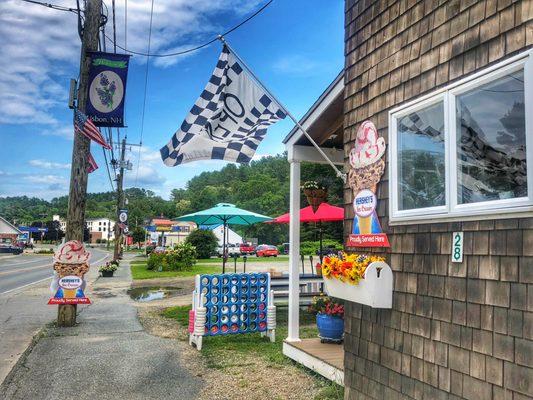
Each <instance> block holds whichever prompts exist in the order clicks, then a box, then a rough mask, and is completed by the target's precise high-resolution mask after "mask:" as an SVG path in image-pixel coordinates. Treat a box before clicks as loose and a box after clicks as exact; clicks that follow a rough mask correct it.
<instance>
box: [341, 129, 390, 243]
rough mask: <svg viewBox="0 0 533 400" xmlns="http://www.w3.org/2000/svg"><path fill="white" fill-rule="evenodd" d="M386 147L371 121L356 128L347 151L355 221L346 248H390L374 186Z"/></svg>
mask: <svg viewBox="0 0 533 400" xmlns="http://www.w3.org/2000/svg"><path fill="white" fill-rule="evenodd" d="M386 147H387V146H386V144H385V139H383V138H382V137H379V136H378V131H377V129H376V127H375V126H374V124H373V123H372V122H371V121H365V122H363V123H362V124H361V126H359V129H358V130H357V137H356V139H355V146H354V148H353V149H352V150H351V151H350V166H351V168H350V172H349V173H348V185H349V186H350V188H351V189H352V190H353V194H354V201H353V208H354V212H355V218H354V221H353V229H352V234H351V235H350V236H349V237H348V242H347V246H351V247H389V240H388V238H387V235H386V234H385V233H383V231H382V229H381V225H380V223H379V219H378V215H377V212H376V208H377V203H378V202H377V186H378V184H379V181H380V180H381V176H382V175H383V172H384V171H385V161H383V155H384V154H385V149H386Z"/></svg>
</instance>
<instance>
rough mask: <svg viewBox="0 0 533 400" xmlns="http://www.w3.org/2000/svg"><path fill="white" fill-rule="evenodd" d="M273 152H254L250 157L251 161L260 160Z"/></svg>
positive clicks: (271, 155)
mask: <svg viewBox="0 0 533 400" xmlns="http://www.w3.org/2000/svg"><path fill="white" fill-rule="evenodd" d="M273 156H274V154H268V153H267V154H259V153H255V154H254V156H253V157H252V161H259V160H261V159H262V158H265V157H273Z"/></svg>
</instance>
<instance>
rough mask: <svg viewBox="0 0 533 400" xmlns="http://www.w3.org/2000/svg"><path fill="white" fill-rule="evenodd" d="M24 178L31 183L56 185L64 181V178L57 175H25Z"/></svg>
mask: <svg viewBox="0 0 533 400" xmlns="http://www.w3.org/2000/svg"><path fill="white" fill-rule="evenodd" d="M23 179H24V180H26V181H28V182H31V183H45V184H48V185H57V184H61V183H66V181H67V180H66V178H65V177H64V176H59V175H25V176H24V177H23Z"/></svg>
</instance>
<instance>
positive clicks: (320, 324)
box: [309, 293, 344, 343]
mask: <svg viewBox="0 0 533 400" xmlns="http://www.w3.org/2000/svg"><path fill="white" fill-rule="evenodd" d="M309 311H310V312H312V313H314V314H316V326H317V328H318V336H319V337H320V341H321V342H322V343H324V342H334V343H341V342H342V339H343V336H344V304H342V302H340V301H338V300H334V299H332V298H331V297H329V296H326V295H324V293H321V294H320V296H315V297H314V298H313V302H312V303H311V305H310V306H309Z"/></svg>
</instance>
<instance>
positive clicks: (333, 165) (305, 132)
mask: <svg viewBox="0 0 533 400" xmlns="http://www.w3.org/2000/svg"><path fill="white" fill-rule="evenodd" d="M218 39H219V40H220V41H221V42H222V43H223V44H224V45H226V46H227V47H228V49H229V50H230V51H231V52H232V53H233V55H234V56H235V57H236V58H237V60H239V61H240V63H241V64H242V66H243V67H244V68H246V70H247V71H248V73H249V74H250V75H251V76H252V78H254V80H255V81H256V82H257V83H258V84H259V86H261V87H262V88H263V90H264V91H265V92H267V93H268V94H269V95H270V96H271V97H272V98H273V99H274V101H275V102H276V103H277V104H278V106H279V107H280V108H281V109H283V111H284V112H285V114H287V116H288V117H289V118H290V119H291V120H292V121H293V122H294V124H295V125H296V126H297V127H298V128H299V129H300V130H301V131H302V133H303V134H304V135H305V136H306V137H307V139H309V141H310V142H311V144H312V145H313V146H314V147H315V148H316V149H317V151H318V152H319V153H320V155H321V156H322V157H323V158H324V159H325V160H326V161H327V162H328V164H329V165H331V168H333V169H334V170H335V173H336V174H337V176H338V177H339V178H341V179H342V180H343V182H344V183H346V174H345V173H344V172H342V171H340V170H339V169H338V168H337V166H336V165H335V164H334V163H333V162H332V161H331V160H330V159H329V157H328V156H327V154H326V153H324V151H323V150H322V149H321V148H320V146H319V145H318V144H317V143H316V142H315V141H314V139H313V138H312V137H311V135H309V134H308V133H307V131H306V130H305V128H304V127H303V126H302V125H301V124H300V122H299V121H298V120H297V119H296V118H295V117H294V115H292V114H291V113H290V111H289V110H287V108H286V107H285V106H284V105H283V104H282V103H281V102H280V101H279V100H278V98H277V97H276V96H274V95H273V94H272V92H271V91H270V90H268V89H267V88H266V86H265V85H263V83H262V82H261V80H260V79H259V78H258V77H257V76H256V75H255V74H254V73H253V72H252V70H251V69H250V67H248V65H246V63H245V62H244V60H243V59H242V58H241V57H239V55H238V54H237V53H236V52H235V50H233V48H232V47H231V46H230V45H229V44H228V42H227V41H226V39H225V38H224V36H222V35H218Z"/></svg>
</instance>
